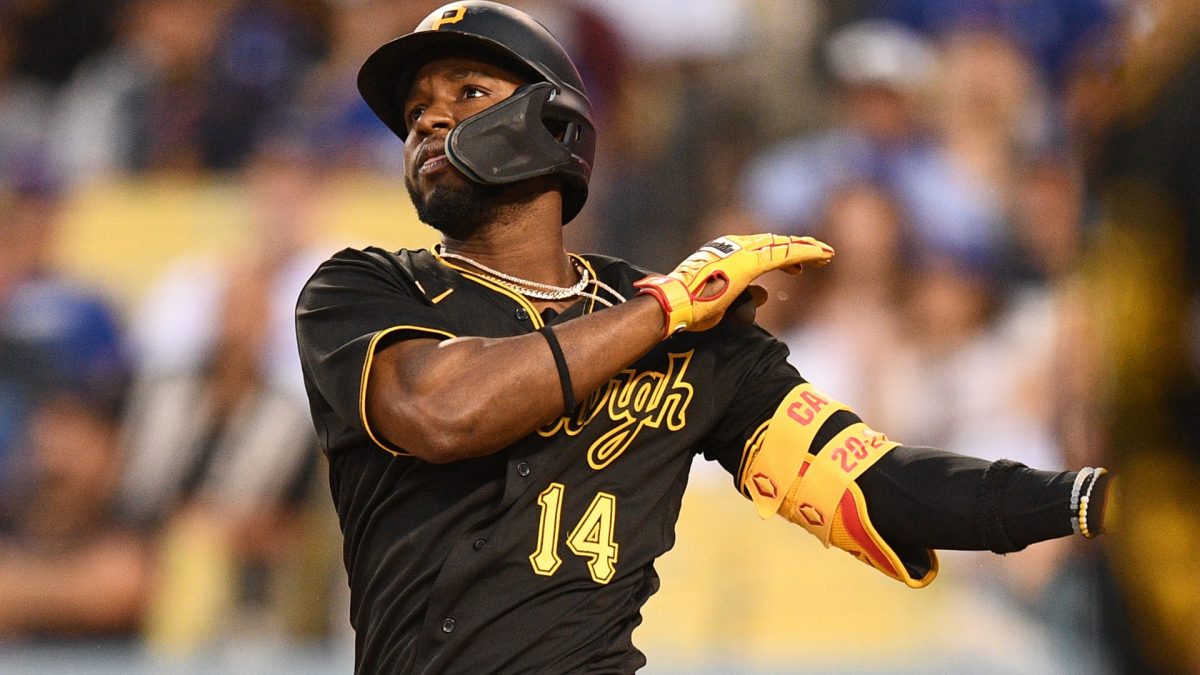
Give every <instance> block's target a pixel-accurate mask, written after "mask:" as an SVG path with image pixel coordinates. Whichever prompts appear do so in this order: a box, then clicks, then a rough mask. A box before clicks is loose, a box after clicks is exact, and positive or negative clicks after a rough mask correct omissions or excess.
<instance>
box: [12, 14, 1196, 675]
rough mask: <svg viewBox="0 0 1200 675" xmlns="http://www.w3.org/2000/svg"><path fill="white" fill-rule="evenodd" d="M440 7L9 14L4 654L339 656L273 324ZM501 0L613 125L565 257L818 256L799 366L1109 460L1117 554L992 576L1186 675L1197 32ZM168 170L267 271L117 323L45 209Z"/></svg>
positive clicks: (318, 495) (175, 279)
mask: <svg viewBox="0 0 1200 675" xmlns="http://www.w3.org/2000/svg"><path fill="white" fill-rule="evenodd" d="M440 4H442V2H440V1H437V0H434V1H432V2H429V1H425V0H421V1H416V0H411V1H406V2H398V1H396V0H118V1H102V0H0V598H3V600H2V601H0V648H3V646H4V645H5V644H24V643H30V642H42V641H49V642H55V641H60V640H70V641H85V642H86V641H116V642H128V643H134V644H142V643H145V644H150V645H152V646H154V647H156V648H161V649H163V650H167V651H174V652H177V653H187V652H188V651H189V650H195V649H200V648H203V647H204V646H205V645H207V644H210V643H211V642H212V641H213V640H218V639H220V638H221V637H222V636H228V635H231V634H237V633H244V632H246V631H250V632H252V633H254V634H261V635H266V636H274V637H281V636H282V637H284V638H294V639H312V640H321V639H327V638H329V637H330V636H337V635H339V634H344V632H345V630H346V627H345V625H344V624H345V619H344V616H345V608H344V607H343V606H342V605H341V603H343V602H345V599H344V595H343V594H344V582H343V581H342V579H341V577H340V576H339V575H340V574H342V572H341V569H340V565H341V562H340V557H339V542H338V540H337V533H336V524H335V523H331V522H330V518H331V517H332V515H331V514H332V508H331V505H330V503H329V499H328V489H327V487H326V486H325V484H324V482H323V481H324V476H323V469H322V466H321V462H322V459H321V458H320V456H319V453H318V452H317V444H316V438H315V437H314V436H313V433H312V430H311V425H310V423H309V421H308V417H307V407H306V405H307V404H306V399H305V397H304V394H303V389H302V385H301V383H300V377H299V361H298V358H297V355H296V349H295V344H294V336H293V333H292V318H291V316H292V308H293V305H294V301H295V297H296V295H297V293H298V291H299V289H300V287H301V285H302V284H303V283H304V281H305V279H306V278H307V276H308V274H309V273H310V272H311V271H312V270H313V269H314V268H315V267H316V265H317V263H318V262H319V261H320V260H322V259H323V258H324V257H325V256H327V255H328V254H329V253H331V252H332V251H333V250H334V248H333V247H331V245H330V241H329V237H328V233H329V231H330V228H331V226H332V224H330V223H323V222H319V219H318V218H316V217H315V215H314V213H315V210H314V207H313V200H314V195H315V194H316V193H317V192H318V189H319V186H321V185H323V184H325V183H327V182H328V181H329V180H330V177H331V176H334V175H336V174H339V173H341V172H346V171H351V172H369V173H372V174H381V175H384V176H389V177H392V178H394V179H395V182H396V186H397V189H398V190H399V189H401V188H400V184H401V181H400V171H401V169H402V166H401V162H402V159H401V152H400V149H401V143H400V141H399V140H398V139H396V138H394V137H393V136H391V134H390V132H389V131H388V130H387V129H386V128H385V127H384V126H383V125H382V124H381V123H379V122H378V121H377V120H376V119H375V118H374V117H373V116H372V114H371V113H370V111H369V110H368V109H367V108H366V106H365V104H364V103H362V101H361V100H360V99H359V97H358V94H357V90H356V88H355V76H356V72H357V68H358V66H359V65H360V64H361V62H362V61H363V59H364V58H365V57H366V56H367V54H369V53H370V52H371V51H372V50H373V49H374V48H375V47H376V46H378V45H379V44H382V43H383V42H384V41H386V40H387V39H390V38H391V37H394V36H397V35H400V34H402V33H404V32H406V31H407V30H409V29H410V28H411V27H412V26H414V25H415V24H416V23H417V22H418V21H419V20H420V19H421V18H422V17H423V16H424V15H425V14H426V13H428V12H429V11H430V10H432V9H433V8H434V7H436V6H438V5H440ZM511 4H514V5H517V6H519V7H521V8H523V9H525V10H527V11H529V12H531V13H532V14H534V15H535V16H537V17H539V18H540V19H542V20H543V22H544V23H546V24H547V26H548V27H549V28H550V29H551V30H552V31H553V32H554V33H555V34H556V35H558V36H559V37H560V38H561V39H562V40H563V42H564V44H565V46H566V47H567V49H568V51H569V52H571V53H572V54H573V55H574V57H575V58H576V60H577V63H578V64H579V66H580V69H581V71H582V73H583V76H584V79H585V81H586V82H587V86H588V91H589V95H590V98H591V100H592V102H593V104H594V105H595V107H596V122H597V126H598V129H599V138H600V146H599V149H598V159H597V165H596V167H595V174H594V177H593V183H592V197H591V199H590V201H589V203H588V206H587V207H586V208H585V209H584V211H583V214H582V215H581V216H580V218H579V219H577V220H576V221H575V222H573V223H572V224H571V225H570V226H569V227H568V229H567V237H568V241H569V243H570V244H571V246H572V248H573V249H576V250H590V251H597V252H603V253H609V254H613V255H620V256H622V257H625V258H627V259H630V260H631V261H633V262H635V263H637V264H640V265H643V266H646V267H648V268H656V269H669V268H670V267H672V266H674V264H675V263H676V262H678V260H680V259H682V258H683V257H684V256H686V255H687V254H688V253H690V252H691V251H692V250H694V248H695V247H696V245H698V244H699V243H700V242H701V241H702V240H703V239H704V238H706V237H709V236H712V235H715V234H723V233H733V232H751V231H774V232H786V233H797V234H811V235H814V236H817V237H819V238H821V239H823V240H825V241H828V242H830V243H831V244H832V245H833V246H834V247H835V248H836V249H837V250H838V258H837V261H836V263H835V264H833V265H831V266H829V267H828V268H826V269H824V270H821V271H820V272H816V273H809V274H805V275H801V276H800V277H798V278H779V279H764V282H765V283H766V285H767V286H768V290H769V291H770V293H771V295H772V301H771V302H769V303H768V304H767V305H765V306H763V307H762V308H761V309H760V310H759V312H760V313H759V322H760V323H761V324H762V325H764V326H765V327H767V328H768V329H769V330H771V331H772V332H773V333H774V334H776V335H777V336H779V337H780V338H781V339H783V340H784V341H785V342H786V343H787V344H788V346H789V348H790V349H791V352H792V359H793V363H794V364H795V365H796V367H797V368H798V369H799V370H800V372H801V373H802V374H803V375H805V377H807V378H808V379H811V380H812V381H813V382H814V383H816V384H817V385H818V386H820V387H822V388H823V389H825V390H827V391H828V392H830V393H831V394H832V395H834V396H836V397H838V398H840V399H841V400H844V401H846V402H847V403H849V404H850V405H852V406H853V407H855V408H856V409H857V410H858V411H859V412H860V413H861V414H862V415H863V417H864V418H865V419H867V420H868V421H869V422H870V423H871V424H872V425H873V426H875V427H877V428H879V429H881V430H884V431H886V432H887V433H888V434H889V435H891V436H892V437H894V438H897V439H899V440H902V441H904V442H906V443H908V444H913V445H932V446H937V447H943V448H946V449H950V450H954V451H957V452H963V453H967V454H973V455H977V456H982V457H988V458H1000V457H1009V458H1012V459H1016V460H1019V461H1023V462H1026V463H1027V464H1029V465H1031V466H1037V467H1041V468H1048V469H1057V468H1062V469H1065V468H1068V467H1078V466H1082V465H1101V464H1103V465H1106V466H1117V467H1120V468H1122V469H1124V470H1126V473H1127V485H1126V487H1125V489H1126V491H1127V493H1128V500H1127V502H1128V508H1127V509H1124V510H1123V511H1122V515H1121V519H1122V520H1121V522H1122V527H1123V528H1128V531H1127V534H1126V535H1125V536H1124V538H1123V539H1118V538H1115V537H1114V538H1113V539H1112V541H1110V542H1109V543H1106V544H1105V545H1104V546H1086V547H1085V546H1080V545H1079V543H1078V542H1073V541H1070V542H1068V541H1061V542H1052V543H1048V544H1046V545H1042V546H1039V547H1035V548H1036V549H1037V550H1033V549H1031V550H1030V551H1027V552H1023V553H1021V554H1017V555H1015V556H1009V557H1007V558H999V557H990V556H989V557H987V558H986V559H985V558H979V559H978V560H973V562H972V563H971V565H970V569H972V570H974V572H973V573H974V574H976V575H977V576H978V579H977V583H979V584H981V585H983V586H986V587H990V588H992V589H993V590H994V591H995V593H996V594H997V596H998V597H1004V598H1006V599H1007V600H1006V601H1007V602H1009V603H1011V604H1012V605H1013V606H1014V607H1015V610H1016V611H1018V612H1021V613H1023V614H1024V615H1026V616H1027V617H1028V618H1029V620H1030V621H1033V622H1036V623H1037V625H1040V626H1045V627H1046V630H1048V631H1058V632H1061V635H1062V640H1064V641H1077V642H1078V643H1079V645H1080V647H1079V649H1080V650H1082V651H1085V652H1086V653H1088V654H1089V655H1090V657H1091V658H1093V659H1095V660H1094V661H1093V663H1095V664H1098V665H1099V667H1101V668H1108V669H1111V670H1112V671H1115V672H1133V671H1136V672H1156V671H1161V672H1186V671H1192V672H1200V647H1198V645H1200V633H1198V632H1197V629H1196V628H1195V626H1197V625H1200V599H1197V598H1196V597H1195V596H1196V594H1197V593H1198V592H1200V591H1197V590H1196V588H1197V587H1196V585H1195V584H1194V583H1191V582H1190V581H1189V580H1188V574H1187V571H1188V568H1187V563H1188V562H1190V559H1189V557H1190V556H1189V555H1188V552H1189V551H1190V552H1191V553H1195V552H1196V551H1197V550H1200V545H1197V541H1196V540H1197V537H1198V535H1197V532H1198V531H1200V530H1198V529H1197V528H1196V527H1194V524H1195V523H1196V520H1197V518H1196V516H1195V515H1194V514H1195V510H1194V509H1191V508H1188V506H1187V505H1189V504H1192V503H1194V502H1195V501H1196V500H1195V494H1196V488H1195V486H1194V481H1193V480H1190V479H1189V477H1190V476H1193V475H1194V474H1195V465H1196V463H1197V461H1200V439H1198V438H1197V435H1196V432H1195V430H1194V429H1193V428H1192V426H1193V425H1192V424H1190V422H1191V421H1192V420H1194V419H1196V415H1197V414H1200V393H1198V392H1200V386H1198V385H1197V381H1198V379H1200V378H1198V376H1197V373H1200V293H1198V292H1197V289H1198V288H1200V264H1197V263H1198V259H1200V124H1197V123H1196V122H1195V111H1196V110H1198V109H1200V55H1198V50H1197V47H1198V46H1200V9H1197V7H1196V5H1195V3H1193V2H1191V0H1022V1H1020V2H1014V1H1012V0H840V1H839V0H569V1H568V0H561V1H557V2H552V1H550V0H520V1H517V0H514V1H513V2H512V3H511ZM148 176H149V177H162V176H169V177H171V178H172V179H174V180H180V181H184V182H187V181H195V182H197V183H200V182H202V181H204V180H206V179H207V178H209V177H212V176H223V177H226V178H231V179H232V180H233V181H235V182H236V184H237V185H238V186H239V187H240V189H241V190H243V191H244V193H245V195H246V204H247V205H248V207H247V208H246V210H245V212H244V213H242V214H240V219H241V220H242V221H244V227H245V228H246V229H247V231H249V232H250V233H251V235H250V236H251V238H252V240H253V242H255V244H254V245H253V246H246V247H243V248H239V249H238V250H236V251H227V252H226V254H225V255H222V256H190V255H184V252H181V255H180V256H179V257H178V259H177V260H173V261H171V263H170V265H169V266H168V269H167V272H166V273H165V274H163V275H162V276H161V277H160V278H158V279H156V280H155V281H154V283H152V284H151V285H150V286H149V287H148V288H146V289H144V292H143V293H141V294H140V296H139V297H138V298H136V299H135V300H134V301H130V299H129V298H123V297H117V296H115V295H114V294H112V293H111V289H106V288H105V287H103V286H102V285H97V284H94V283H88V281H87V280H85V279H82V278H79V277H78V275H77V274H76V273H75V271H74V270H72V269H70V268H66V267H64V266H63V265H61V264H60V263H59V262H58V259H57V258H56V255H55V252H56V250H57V247H59V246H60V245H61V240H60V237H61V228H60V219H61V218H60V216H61V211H62V208H63V205H64V204H66V203H68V202H70V201H71V200H72V199H73V198H74V197H75V196H76V195H78V194H79V193H80V191H81V190H84V189H86V188H87V187H88V186H93V185H96V184H104V183H111V182H120V181H130V180H139V179H144V178H146V177H148ZM127 208H129V209H137V208H138V205H137V204H129V205H128V206H127ZM161 226H162V227H164V228H169V227H173V226H177V224H172V223H162V225H161ZM354 243H355V244H356V245H361V244H362V242H354ZM339 245H344V244H339ZM112 264H113V265H120V264H121V261H120V260H114V261H112ZM780 276H781V277H782V276H783V275H780ZM722 480H727V477H725V478H722ZM747 513H749V511H747ZM1146 523H1149V524H1146ZM1120 541H1123V542H1124V543H1119V542H1120ZM866 573H867V572H864V574H866Z"/></svg>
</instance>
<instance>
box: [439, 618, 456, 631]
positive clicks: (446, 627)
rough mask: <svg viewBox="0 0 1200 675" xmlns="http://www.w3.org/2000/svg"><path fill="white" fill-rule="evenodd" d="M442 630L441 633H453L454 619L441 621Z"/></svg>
mask: <svg viewBox="0 0 1200 675" xmlns="http://www.w3.org/2000/svg"><path fill="white" fill-rule="evenodd" d="M442 632H443V633H453V632H454V619H446V620H445V621H443V622H442Z"/></svg>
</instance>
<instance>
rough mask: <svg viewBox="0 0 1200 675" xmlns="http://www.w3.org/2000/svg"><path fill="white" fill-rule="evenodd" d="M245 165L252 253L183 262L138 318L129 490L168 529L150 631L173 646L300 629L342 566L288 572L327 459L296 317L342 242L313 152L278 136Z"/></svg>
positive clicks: (134, 505) (142, 514)
mask: <svg viewBox="0 0 1200 675" xmlns="http://www.w3.org/2000/svg"><path fill="white" fill-rule="evenodd" d="M244 178H245V180H246V185H247V193H248V197H249V204H248V207H249V208H248V209H247V211H248V213H249V216H250V219H249V220H248V222H247V226H248V227H249V228H251V234H250V236H249V239H248V246H247V253H246V254H245V255H243V256H238V257H235V258H233V259H228V260H185V261H182V262H180V263H178V264H177V265H176V267H175V268H173V269H172V270H170V271H169V272H168V273H167V275H166V277H165V278H164V280H163V281H162V282H161V284H160V285H159V286H158V287H157V288H156V289H154V290H153V291H152V293H151V294H150V297H149V299H148V300H147V302H146V304H145V306H144V307H143V308H142V310H141V313H140V316H139V319H138V336H139V340H138V345H139V351H138V355H139V360H138V370H137V378H136V384H135V387H134V391H133V395H132V398H131V405H130V415H129V416H128V417H127V418H126V421H125V430H124V437H125V442H126V444H127V447H128V449H129V453H130V457H129V464H128V468H127V470H126V472H125V474H124V476H123V483H122V487H123V489H122V496H123V504H122V505H123V508H124V509H125V510H126V512H127V513H129V514H130V515H131V516H132V517H133V518H135V519H136V520H137V521H139V522H144V523H148V524H153V525H157V526H161V527H162V528H163V534H162V540H161V546H162V555H163V561H164V562H163V569H162V572H161V578H160V582H161V583H160V584H159V586H158V587H157V588H156V592H155V599H154V602H153V605H152V608H151V611H150V616H149V618H148V624H147V631H148V639H149V640H150V641H151V642H152V643H154V644H155V645H157V646H162V647H166V648H169V649H176V650H184V651H187V650H190V649H192V648H195V647H199V646H202V645H204V644H207V642H208V641H209V640H212V639H215V638H218V637H221V636H223V635H228V634H229V631H237V630H239V629H241V628H245V627H248V626H254V627H255V628H256V629H257V630H260V631H265V632H275V633H278V634H287V633H288V631H289V630H292V629H293V628H294V627H295V625H294V624H295V621H300V622H301V623H304V622H305V621H307V623H308V624H311V623H312V621H313V619H312V617H307V618H305V617H300V618H297V617H295V616H281V615H280V611H281V610H280V607H282V606H287V605H288V602H291V601H292V600H294V599H295V598H297V597H301V596H312V595H313V594H317V595H323V594H325V593H326V592H327V591H328V588H327V587H326V586H325V585H324V584H325V583H326V582H328V581H329V579H328V577H323V578H321V579H319V580H317V581H315V582H314V581H313V580H312V579H309V580H307V583H310V584H312V583H316V584H317V587H312V586H304V587H300V586H298V587H294V588H292V589H290V590H289V591H288V593H290V594H291V595H290V596H288V595H287V594H286V593H284V592H283V591H284V589H283V587H282V586H281V585H280V583H281V581H280V580H281V579H283V578H284V577H285V576H286V575H285V572H286V570H287V569H288V566H289V564H291V562H294V561H297V560H303V559H304V556H303V555H302V551H301V550H299V549H298V546H299V545H300V542H302V541H304V539H303V537H304V536H305V531H304V529H303V527H302V523H303V514H304V507H305V504H306V500H308V499H309V498H310V496H311V495H312V488H313V486H314V480H313V478H314V475H315V469H316V462H317V459H318V457H317V451H316V439H315V437H313V434H312V430H311V427H310V426H309V425H308V423H307V419H308V410H307V407H306V403H305V399H304V398H303V394H302V389H301V387H302V382H301V379H300V372H299V362H298V356H297V354H298V351H297V347H296V345H295V331H294V328H293V324H292V322H293V316H294V305H295V299H296V297H297V296H298V294H299V289H300V287H301V286H302V285H303V283H304V281H305V280H306V279H307V277H308V276H309V274H311V271H312V270H313V269H315V267H316V265H317V264H318V262H319V261H320V260H323V259H324V258H326V257H328V251H324V250H321V251H317V250H316V249H315V248H314V246H313V244H312V240H311V239H312V236H313V230H314V227H315V225H316V223H315V222H314V214H313V208H314V203H315V201H314V200H315V196H316V195H317V194H319V192H320V188H321V174H320V173H319V172H318V171H317V170H316V168H315V166H314V165H313V164H312V163H311V158H308V157H307V156H305V155H303V154H302V153H301V154H296V153H294V152H292V150H291V148H282V149H281V148H278V147H273V148H269V149H266V150H264V151H263V152H261V153H259V154H258V155H256V157H255V159H254V161H253V164H252V166H251V167H250V168H248V169H247V170H246V172H245V174H244ZM291 583H299V582H296V580H294V579H292V580H291Z"/></svg>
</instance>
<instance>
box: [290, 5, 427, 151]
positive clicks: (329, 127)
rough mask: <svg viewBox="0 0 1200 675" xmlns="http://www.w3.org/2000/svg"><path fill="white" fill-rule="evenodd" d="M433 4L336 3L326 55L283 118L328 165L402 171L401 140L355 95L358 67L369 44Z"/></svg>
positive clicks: (417, 18) (392, 33) (400, 29)
mask: <svg viewBox="0 0 1200 675" xmlns="http://www.w3.org/2000/svg"><path fill="white" fill-rule="evenodd" d="M426 4H428V5H429V6H428V7H426V6H425V5H426ZM437 6H438V5H437V4H436V3H432V4H431V3H399V2H391V1H389V0H364V1H363V2H353V3H343V4H341V5H339V6H338V8H337V11H336V12H334V14H333V16H332V18H331V28H330V46H329V52H328V56H327V58H326V59H325V60H324V61H323V62H322V63H321V64H319V65H317V66H316V67H315V68H314V69H313V70H312V71H311V73H309V75H308V77H307V79H306V81H305V82H304V84H303V85H302V86H301V88H300V90H299V92H298V94H297V103H298V105H297V106H295V107H294V108H292V109H291V110H289V111H288V113H289V117H288V120H287V125H288V126H289V127H290V128H291V129H292V130H293V132H295V133H298V134H302V135H303V136H304V137H305V138H306V139H308V142H309V143H311V144H313V145H314V146H316V147H318V148H320V149H321V154H322V156H323V157H324V158H325V161H326V162H327V165H332V166H350V167H360V168H367V169H383V170H386V171H389V172H394V173H397V174H398V173H399V172H400V171H401V169H402V165H403V148H404V142H403V141H402V140H400V139H399V138H397V137H396V135H395V134H393V133H392V131H391V130H390V129H388V128H387V127H386V126H384V125H383V123H382V122H380V121H379V118H378V117H376V116H375V114H374V113H373V112H371V109H370V108H368V107H367V104H366V102H364V101H363V100H362V97H361V96H359V94H358V86H357V75H358V69H359V67H360V66H362V63H363V61H365V60H366V58H367V56H368V55H369V54H370V53H371V48H370V45H378V44H383V43H384V42H386V41H387V40H389V39H391V38H394V37H396V36H398V35H400V34H402V33H403V32H405V31H407V30H410V29H411V28H412V26H415V25H416V24H417V23H418V22H419V21H420V20H421V19H422V18H423V17H424V16H425V14H428V13H429V12H430V11H432V10H433V9H434V8H435V7H437ZM418 10H419V12H418Z"/></svg>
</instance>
